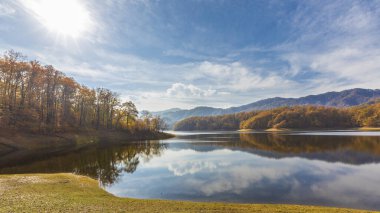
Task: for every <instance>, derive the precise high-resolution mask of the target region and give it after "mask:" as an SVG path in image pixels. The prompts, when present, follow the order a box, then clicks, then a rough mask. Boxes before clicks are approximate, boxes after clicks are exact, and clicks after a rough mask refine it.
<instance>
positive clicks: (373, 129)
mask: <svg viewBox="0 0 380 213" xmlns="http://www.w3.org/2000/svg"><path fill="white" fill-rule="evenodd" d="M342 130H345V131H348V130H351V131H380V127H357V128H338V129H331V128H329V129H323V128H320V129H317V128H312V129H292V128H269V129H239V130H237V131H238V132H254V131H259V132H291V131H342ZM216 131H218V130H216Z"/></svg>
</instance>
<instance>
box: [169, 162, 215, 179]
mask: <svg viewBox="0 0 380 213" xmlns="http://www.w3.org/2000/svg"><path fill="white" fill-rule="evenodd" d="M218 166H220V165H216V164H215V163H212V162H202V161H188V162H177V163H172V164H169V165H168V169H169V171H171V172H173V173H174V175H175V176H183V175H187V174H195V173H197V172H200V171H202V170H208V171H210V172H212V171H213V170H214V169H215V168H217V167H218Z"/></svg>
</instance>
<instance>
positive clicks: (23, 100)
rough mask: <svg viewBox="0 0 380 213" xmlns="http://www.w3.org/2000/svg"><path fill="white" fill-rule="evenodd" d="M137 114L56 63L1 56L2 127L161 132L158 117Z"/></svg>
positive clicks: (9, 54) (15, 55)
mask: <svg viewBox="0 0 380 213" xmlns="http://www.w3.org/2000/svg"><path fill="white" fill-rule="evenodd" d="M138 115H139V112H138V110H137V108H136V106H135V104H134V103H133V102H131V101H126V102H122V101H121V99H120V98H119V95H118V94H117V93H115V92H113V91H111V90H109V89H106V88H96V89H92V88H89V87H87V86H84V85H80V84H79V83H78V82H76V81H75V80H74V79H73V78H71V77H68V76H66V75H65V74H64V73H63V72H60V71H58V70H57V69H55V68H54V67H53V66H52V65H42V64H41V63H40V62H38V61H35V60H34V61H27V60H26V57H25V56H24V55H23V54H21V53H19V52H16V51H13V50H9V51H6V52H5V53H4V55H3V56H2V57H0V128H2V129H15V130H23V131H30V132H45V133H49V132H57V131H68V130H73V129H78V128H79V129H81V128H83V129H86V128H93V129H107V130H115V129H120V130H128V131H131V132H135V131H160V130H162V129H164V128H165V127H166V124H165V122H164V121H163V120H162V119H161V118H160V117H158V116H152V115H151V114H150V113H148V112H144V113H142V116H140V117H139V116H138Z"/></svg>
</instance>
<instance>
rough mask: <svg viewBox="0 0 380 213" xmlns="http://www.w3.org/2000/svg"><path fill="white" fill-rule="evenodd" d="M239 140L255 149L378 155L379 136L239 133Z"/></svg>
mask: <svg viewBox="0 0 380 213" xmlns="http://www.w3.org/2000/svg"><path fill="white" fill-rule="evenodd" d="M240 140H241V141H244V142H247V143H248V144H250V145H252V146H254V147H255V148H257V149H261V150H267V151H275V152H281V153H316V152H326V151H342V150H346V151H347V150H350V151H356V152H362V153H369V154H372V155H378V156H380V137H366V136H326V135H323V136H321V135H286V134H240Z"/></svg>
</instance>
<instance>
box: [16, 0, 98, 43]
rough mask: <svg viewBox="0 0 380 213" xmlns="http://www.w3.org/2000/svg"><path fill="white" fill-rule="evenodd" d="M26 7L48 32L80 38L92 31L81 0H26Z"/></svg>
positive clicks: (24, 2) (87, 14)
mask: <svg viewBox="0 0 380 213" xmlns="http://www.w3.org/2000/svg"><path fill="white" fill-rule="evenodd" d="M22 3H23V4H24V6H25V7H26V8H27V9H28V10H29V11H30V12H31V13H32V14H33V16H35V17H36V18H37V19H38V21H40V22H41V23H42V24H43V25H44V26H45V27H46V28H47V29H48V30H50V31H52V32H54V33H57V34H59V35H63V36H70V37H73V38H78V37H80V36H82V35H83V34H84V33H85V32H86V31H88V30H90V27H91V26H90V25H91V19H90V14H89V12H88V10H87V9H86V8H85V7H84V5H83V4H82V2H80V0H24V1H22Z"/></svg>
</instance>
